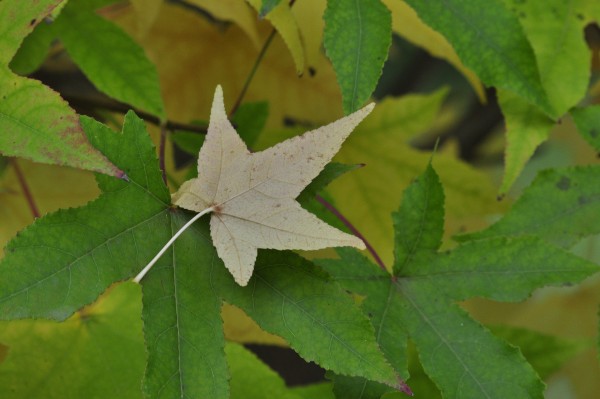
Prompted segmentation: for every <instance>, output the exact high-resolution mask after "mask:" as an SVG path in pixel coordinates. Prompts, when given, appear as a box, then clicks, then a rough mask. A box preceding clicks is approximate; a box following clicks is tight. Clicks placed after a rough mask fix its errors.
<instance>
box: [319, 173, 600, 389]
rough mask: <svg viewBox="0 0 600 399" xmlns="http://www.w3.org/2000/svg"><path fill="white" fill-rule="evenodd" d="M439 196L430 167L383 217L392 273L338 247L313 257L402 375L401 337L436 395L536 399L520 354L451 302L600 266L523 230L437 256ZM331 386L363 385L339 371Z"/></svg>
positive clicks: (521, 294)
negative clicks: (354, 300)
mask: <svg viewBox="0 0 600 399" xmlns="http://www.w3.org/2000/svg"><path fill="white" fill-rule="evenodd" d="M443 198H444V195H443V191H442V187H441V185H440V182H439V179H438V177H437V175H436V173H435V172H434V171H433V169H432V168H431V166H428V167H427V170H426V171H425V173H424V174H423V175H421V176H420V177H419V179H418V180H417V181H416V182H415V183H414V184H413V185H411V186H410V187H409V188H408V189H407V190H406V192H405V194H404V200H403V202H402V205H401V207H400V210H399V211H398V212H397V213H396V214H394V216H393V219H394V226H395V231H396V237H395V245H396V247H395V256H396V261H395V263H394V269H393V270H394V271H393V275H390V274H389V273H388V272H387V271H383V270H381V269H380V268H378V267H377V266H375V265H373V264H372V263H371V262H369V261H368V260H367V259H366V258H364V257H362V256H361V255H360V254H358V253H357V252H355V251H353V250H340V251H339V253H340V255H341V259H340V260H324V261H319V263H320V264H321V265H323V266H324V267H325V268H326V270H327V271H328V272H329V273H331V274H332V275H333V276H335V278H336V280H337V281H339V282H340V284H342V286H343V287H345V288H346V289H348V290H351V291H352V292H355V293H358V294H360V295H364V296H366V299H365V300H364V301H363V303H362V306H363V309H364V312H365V313H366V314H368V315H370V317H371V320H372V322H373V325H374V326H375V329H376V333H377V337H378V339H379V343H380V345H381V347H382V349H383V351H384V353H385V354H386V356H388V359H389V360H390V362H392V364H393V365H394V366H395V367H396V369H397V370H398V372H400V373H401V374H402V375H405V374H406V338H407V337H409V338H410V339H411V340H412V341H413V342H414V343H415V345H416V347H417V350H418V352H419V357H420V360H421V363H422V365H423V368H424V369H425V372H426V373H427V374H428V375H429V376H430V377H431V378H432V379H433V380H434V382H435V383H436V385H438V387H439V388H440V389H441V391H442V394H443V395H444V397H448V398H462V397H488V398H506V397H529V398H541V397H543V384H542V382H541V381H540V380H539V379H538V377H537V375H536V374H535V372H534V371H533V369H532V368H531V366H530V365H529V364H528V363H526V361H525V359H524V358H523V356H522V355H521V354H520V352H518V351H517V350H516V349H515V348H513V347H510V346H508V345H507V344H505V343H504V342H503V341H501V340H499V339H498V338H496V337H494V336H493V335H492V334H490V333H489V332H488V331H487V330H486V329H485V328H484V327H483V326H481V325H480V324H478V323H477V322H475V321H474V320H473V319H471V318H470V317H469V316H468V314H467V313H466V312H465V311H463V310H462V309H461V308H459V307H458V306H457V305H456V303H455V302H457V301H462V300H465V299H467V298H470V297H474V296H477V297H488V298H491V299H495V300H500V301H518V300H522V299H524V298H526V297H527V296H528V295H529V294H530V293H531V292H532V291H533V290H534V289H536V288H538V287H541V286H544V285H559V284H564V283H569V282H576V281H580V280H582V279H583V278H585V277H587V276H589V275H591V274H593V273H594V272H596V271H598V270H599V269H600V268H599V267H598V266H596V265H594V264H592V263H589V262H587V261H584V260H583V259H580V258H577V257H575V256H573V255H571V254H569V253H568V252H565V251H563V250H562V249H560V248H558V247H556V246H553V245H552V244H549V243H546V242H545V241H542V240H541V239H539V238H535V237H531V236H530V237H520V238H506V237H495V238H490V239H484V240H479V241H473V242H470V243H468V244H465V245H462V246H459V247H458V248H456V249H454V250H453V251H451V252H446V253H439V252H437V250H438V247H439V245H440V242H441V237H442V232H443V223H444V220H443ZM489 359H494V362H493V364H492V363H490V361H489ZM336 385H339V387H338V388H336V389H337V390H343V389H344V387H351V388H352V390H353V391H354V389H355V388H356V387H357V386H358V387H359V388H361V387H362V389H363V392H370V391H371V389H373V387H372V385H371V383H368V382H366V381H364V380H362V381H361V380H360V379H356V378H350V379H349V378H347V377H341V378H339V379H338V378H336ZM359 391H360V390H359ZM375 393H376V394H380V392H375ZM363 397H364V396H363ZM367 397H378V396H367Z"/></svg>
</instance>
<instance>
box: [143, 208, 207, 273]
mask: <svg viewBox="0 0 600 399" xmlns="http://www.w3.org/2000/svg"><path fill="white" fill-rule="evenodd" d="M212 211H214V208H213V207H210V208H206V209H205V210H203V211H202V212H200V213H199V214H197V215H196V216H194V217H193V218H191V219H190V221H189V222H187V223H186V224H185V225H184V226H183V227H182V228H180V229H179V231H177V233H175V234H174V235H173V237H171V239H170V240H169V241H168V242H167V243H166V244H165V246H164V247H162V249H161V250H160V251H158V253H157V254H156V256H155V257H154V258H153V259H152V260H151V261H150V263H148V264H147V265H146V267H144V268H143V269H142V271H141V272H139V273H138V275H137V276H135V278H134V279H133V281H134V282H136V283H139V282H140V281H141V280H142V279H143V278H144V276H145V275H146V273H148V271H149V270H150V269H151V268H152V266H154V264H155V263H156V262H157V261H158V260H159V259H160V257H161V256H162V255H163V254H164V253H165V252H166V251H167V249H168V248H169V247H170V246H171V244H173V243H174V242H175V240H176V239H177V237H179V236H180V235H181V234H182V233H183V232H184V231H185V230H186V229H187V228H188V227H190V225H191V224H192V223H194V222H195V221H196V220H198V219H200V218H201V217H202V216H204V215H206V214H207V213H210V212H212Z"/></svg>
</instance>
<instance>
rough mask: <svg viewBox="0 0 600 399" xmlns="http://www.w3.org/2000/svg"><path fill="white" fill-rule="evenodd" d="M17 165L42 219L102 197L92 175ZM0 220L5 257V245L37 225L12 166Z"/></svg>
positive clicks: (1, 194) (0, 183)
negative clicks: (19, 232) (47, 214)
mask: <svg viewBox="0 0 600 399" xmlns="http://www.w3.org/2000/svg"><path fill="white" fill-rule="evenodd" d="M13 162H14V160H13ZM16 162H18V164H19V166H20V169H21V171H22V173H23V175H24V177H25V179H26V181H27V185H28V186H29V190H30V191H31V195H32V197H33V199H34V201H35V203H36V205H37V207H38V210H39V212H40V214H42V215H44V214H46V213H48V212H52V211H55V210H57V209H59V208H65V207H70V206H79V205H82V204H85V203H86V202H87V201H90V200H92V199H94V198H96V197H97V196H98V194H99V191H98V188H97V186H96V183H95V181H94V176H93V175H92V174H91V173H89V172H86V171H83V170H78V169H72V168H66V167H61V166H52V165H43V164H38V163H33V162H29V161H26V160H22V159H19V160H17V161H16ZM0 220H1V221H2V222H1V223H0V255H2V254H3V248H4V245H5V244H6V243H7V242H8V241H9V240H10V239H11V238H12V237H13V236H14V235H15V234H16V233H17V232H18V231H19V230H21V229H23V228H24V227H25V226H27V225H28V224H31V223H32V222H33V215H32V213H31V210H30V209H29V206H28V203H27V200H26V199H25V196H24V195H23V192H22V190H21V186H20V184H19V180H18V179H17V176H16V174H15V171H14V168H13V167H12V166H9V167H8V168H7V170H6V171H5V172H4V173H3V174H2V176H1V177H0Z"/></svg>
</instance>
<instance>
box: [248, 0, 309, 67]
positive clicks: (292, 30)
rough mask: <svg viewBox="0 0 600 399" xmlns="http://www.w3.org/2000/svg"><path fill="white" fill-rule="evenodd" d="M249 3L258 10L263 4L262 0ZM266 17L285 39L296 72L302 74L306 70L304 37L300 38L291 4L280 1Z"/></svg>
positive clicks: (250, 0) (249, 0)
mask: <svg viewBox="0 0 600 399" xmlns="http://www.w3.org/2000/svg"><path fill="white" fill-rule="evenodd" d="M248 3H250V5H252V7H254V9H255V10H256V11H257V12H258V11H259V10H260V8H261V6H262V0H248ZM265 19H266V20H268V21H270V22H271V23H272V24H273V27H275V29H276V30H277V32H278V33H279V34H280V35H281V37H282V38H283V41H284V42H285V44H286V45H287V47H288V49H289V50H290V53H291V54H292V58H293V59H294V64H295V65H296V73H297V74H298V75H302V73H303V72H304V46H303V45H302V39H301V38H300V30H299V29H298V25H297V24H296V18H295V17H294V14H292V10H291V9H290V5H289V4H288V2H287V1H282V2H280V3H279V4H278V5H277V6H276V7H275V8H273V9H272V10H271V12H269V13H268V14H267V15H266V16H265Z"/></svg>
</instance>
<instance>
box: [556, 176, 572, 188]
mask: <svg viewBox="0 0 600 399" xmlns="http://www.w3.org/2000/svg"><path fill="white" fill-rule="evenodd" d="M556 188H558V189H559V190H561V191H567V190H568V189H569V188H571V179H569V178H568V177H566V176H563V177H561V178H560V180H559V181H558V183H556Z"/></svg>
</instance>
